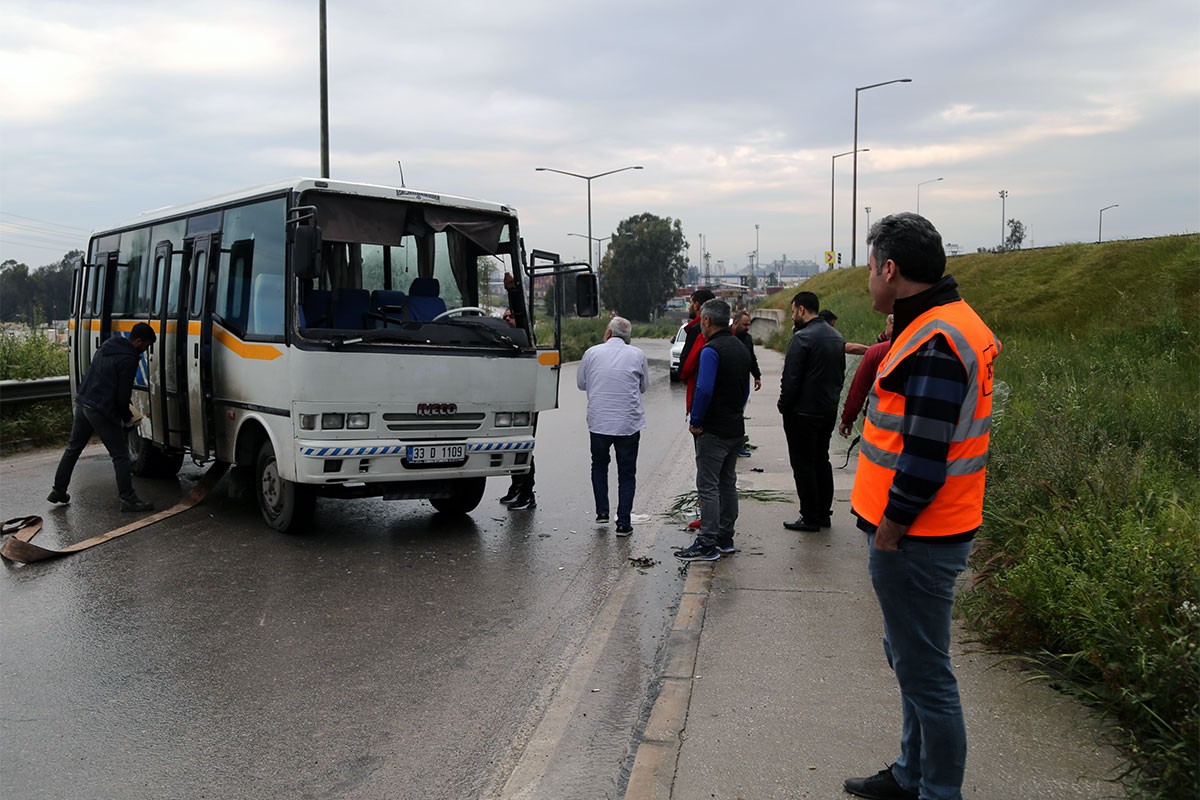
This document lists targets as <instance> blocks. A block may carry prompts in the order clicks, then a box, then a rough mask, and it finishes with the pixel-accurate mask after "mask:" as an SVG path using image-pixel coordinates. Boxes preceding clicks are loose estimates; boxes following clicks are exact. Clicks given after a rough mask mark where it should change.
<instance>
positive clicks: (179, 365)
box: [150, 240, 190, 448]
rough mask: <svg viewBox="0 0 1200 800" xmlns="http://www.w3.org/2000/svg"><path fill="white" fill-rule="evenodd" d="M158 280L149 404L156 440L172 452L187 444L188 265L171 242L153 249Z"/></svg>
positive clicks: (162, 243)
mask: <svg viewBox="0 0 1200 800" xmlns="http://www.w3.org/2000/svg"><path fill="white" fill-rule="evenodd" d="M154 274H155V275H156V276H157V289H158V291H157V292H156V297H155V299H154V303H155V312H156V313H155V317H156V318H157V321H158V341H157V342H155V344H154V347H153V348H152V353H153V354H154V356H153V357H152V358H151V360H150V373H151V379H150V403H151V424H152V427H153V440H154V441H155V442H156V443H158V444H161V445H164V446H166V447H170V448H182V447H185V446H186V445H187V444H188V441H189V439H190V437H189V435H188V409H187V308H186V304H185V303H183V302H182V301H181V300H180V296H181V295H186V293H187V292H186V287H187V261H186V259H185V252H184V251H178V250H175V251H173V250H172V249H171V242H170V241H169V240H165V241H162V242H159V243H158V244H157V245H156V246H155V248H154Z"/></svg>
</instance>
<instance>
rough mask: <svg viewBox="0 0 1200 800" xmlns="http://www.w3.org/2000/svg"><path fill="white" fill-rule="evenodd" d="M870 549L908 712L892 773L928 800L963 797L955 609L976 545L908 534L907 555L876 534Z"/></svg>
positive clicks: (903, 544)
mask: <svg viewBox="0 0 1200 800" xmlns="http://www.w3.org/2000/svg"><path fill="white" fill-rule="evenodd" d="M867 546H868V548H869V549H870V557H869V559H868V569H869V572H870V575H871V585H872V586H874V587H875V596H876V597H877V598H878V599H879V607H880V609H881V610H882V611H883V651H884V654H885V655H886V656H887V660H888V664H890V665H891V667H892V671H893V672H895V673H896V682H897V683H899V684H900V700H901V704H902V707H903V712H904V717H903V727H902V729H901V734H900V757H899V758H897V759H896V763H895V764H894V765H893V766H892V776H893V777H895V779H896V781H897V782H898V783H899V784H900V785H901V786H902V787H904V788H905V789H908V790H910V791H919V792H920V795H921V797H922V799H923V800H924V799H925V798H928V800H962V783H963V773H964V771H965V769H966V764H967V728H966V724H965V722H964V721H963V711H962V703H961V702H960V700H959V696H958V680H957V679H956V678H955V677H954V667H953V665H952V664H951V663H950V611H951V608H952V606H953V604H954V584H955V580H956V579H957V578H958V575H959V573H961V572H962V571H963V570H964V569H965V568H966V566H967V557H968V556H969V555H970V554H971V542H969V541H968V542H959V543H955V544H930V543H929V542H926V541H922V540H919V539H910V538H907V537H906V538H904V539H902V540H901V541H900V549H899V550H896V551H884V550H876V549H875V537H874V536H868V537H867Z"/></svg>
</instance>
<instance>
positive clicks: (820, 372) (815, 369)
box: [779, 292, 846, 531]
mask: <svg viewBox="0 0 1200 800" xmlns="http://www.w3.org/2000/svg"><path fill="white" fill-rule="evenodd" d="M820 310H821V304H820V301H819V300H818V299H817V296H816V295H815V294H813V293H812V292H799V293H798V294H797V295H796V296H795V297H793V298H792V320H793V321H794V322H795V323H796V324H797V325H798V326H799V328H798V330H797V331H796V332H795V333H794V334H792V341H791V343H789V344H788V350H787V355H786V356H785V357H784V362H783V379H782V381H781V386H780V392H779V413H780V414H782V415H783V432H784V433H785V434H786V436H787V443H788V458H789V460H790V461H791V464H792V477H793V478H794V479H795V481H796V494H797V495H798V496H799V498H800V517H799V519H797V520H796V521H795V522H785V523H783V526H784V527H785V528H787V529H788V530H793V531H818V530H820V529H821V528H828V527H829V526H830V525H831V524H832V522H831V520H830V517H831V516H832V513H833V465H831V464H830V463H829V440H830V437H832V435H833V428H834V426H835V425H836V424H837V411H838V400H839V399H840V398H841V394H842V384H843V382H844V381H845V379H846V352H845V347H846V342H845V340H844V339H843V338H842V335H841V334H840V333H838V332H837V331H836V330H835V329H834V327H833V326H832V325H830V324H829V323H828V322H826V321H825V320H824V319H823V318H822V317H820V316H819V314H818V312H819V311H820Z"/></svg>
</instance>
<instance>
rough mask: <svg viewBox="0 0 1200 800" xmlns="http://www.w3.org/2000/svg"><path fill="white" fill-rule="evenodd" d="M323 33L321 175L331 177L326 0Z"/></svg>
mask: <svg viewBox="0 0 1200 800" xmlns="http://www.w3.org/2000/svg"><path fill="white" fill-rule="evenodd" d="M319 17H320V22H319V23H318V27H319V28H320V33H321V177H322V178H328V177H329V49H328V47H326V45H325V0H321V5H320V8H319Z"/></svg>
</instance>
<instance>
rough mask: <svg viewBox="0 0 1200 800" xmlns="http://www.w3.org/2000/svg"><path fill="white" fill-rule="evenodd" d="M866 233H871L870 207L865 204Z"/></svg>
mask: <svg viewBox="0 0 1200 800" xmlns="http://www.w3.org/2000/svg"><path fill="white" fill-rule="evenodd" d="M867 235H868V236H870V235H871V207H870V206H867Z"/></svg>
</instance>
